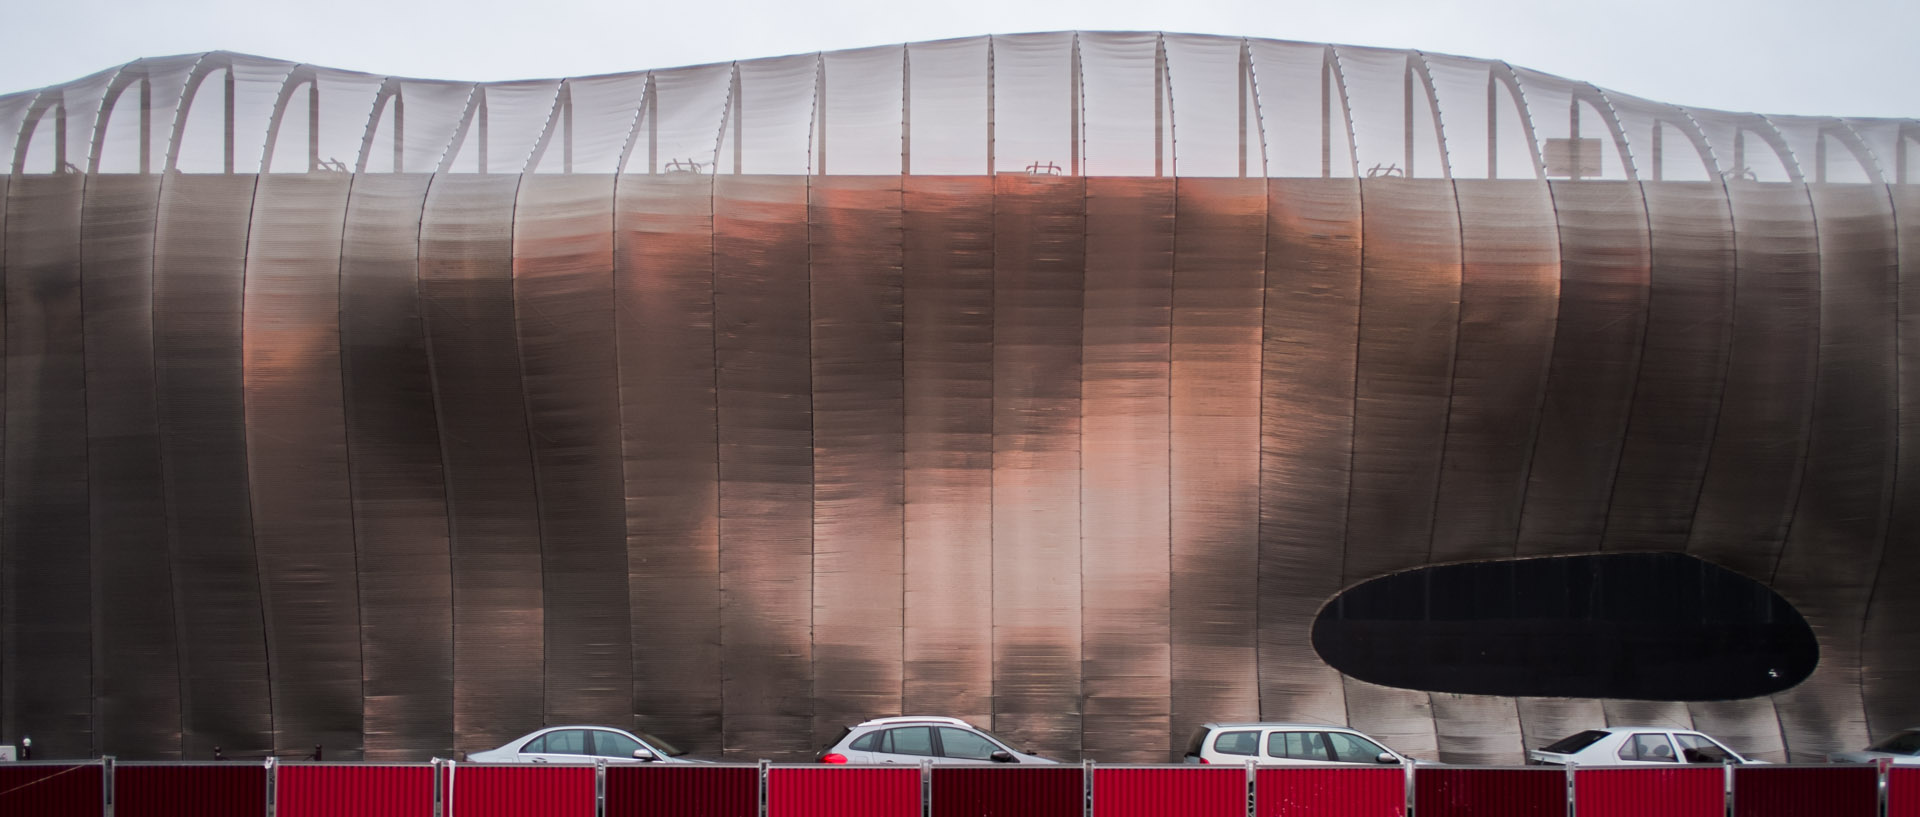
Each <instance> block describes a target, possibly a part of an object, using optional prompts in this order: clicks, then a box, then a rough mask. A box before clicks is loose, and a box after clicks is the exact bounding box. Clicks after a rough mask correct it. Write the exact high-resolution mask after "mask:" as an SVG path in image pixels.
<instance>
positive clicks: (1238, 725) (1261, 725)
mask: <svg viewBox="0 0 1920 817" xmlns="http://www.w3.org/2000/svg"><path fill="white" fill-rule="evenodd" d="M1200 728H1202V729H1339V730H1342V731H1346V732H1358V731H1360V730H1358V729H1355V728H1353V727H1351V726H1341V725H1339V724H1334V723H1282V722H1275V721H1264V722H1258V723H1256V722H1253V721H1239V722H1234V723H1207V724H1202V725H1201V727H1200Z"/></svg>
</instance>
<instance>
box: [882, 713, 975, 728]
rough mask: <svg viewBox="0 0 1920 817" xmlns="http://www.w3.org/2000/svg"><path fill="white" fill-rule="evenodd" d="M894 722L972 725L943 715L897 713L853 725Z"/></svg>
mask: <svg viewBox="0 0 1920 817" xmlns="http://www.w3.org/2000/svg"><path fill="white" fill-rule="evenodd" d="M894 723H943V724H949V725H952V726H972V725H973V724H970V723H967V722H966V721H963V720H961V719H959V718H949V717H946V716H944V715H897V716H894V717H891V718H874V719H873V720H870V721H861V722H860V723H857V724H854V725H855V726H884V725H887V724H894Z"/></svg>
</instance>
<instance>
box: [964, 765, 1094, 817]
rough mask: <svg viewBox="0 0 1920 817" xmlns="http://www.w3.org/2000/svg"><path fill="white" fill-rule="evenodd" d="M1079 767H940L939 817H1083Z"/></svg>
mask: <svg viewBox="0 0 1920 817" xmlns="http://www.w3.org/2000/svg"><path fill="white" fill-rule="evenodd" d="M1086 805H1087V791H1086V774H1085V770H1083V769H1082V768H1080V767H1079V766H997V767H996V766H973V767H968V766H935V767H934V769H933V817H1081V815H1083V814H1084V813H1085V810H1086Z"/></svg>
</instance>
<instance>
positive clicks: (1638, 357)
mask: <svg viewBox="0 0 1920 817" xmlns="http://www.w3.org/2000/svg"><path fill="white" fill-rule="evenodd" d="M1587 87H1588V88H1590V89H1592V91H1593V93H1594V95H1595V97H1596V98H1597V99H1599V101H1601V102H1604V103H1606V106H1607V111H1606V117H1604V119H1605V121H1604V123H1603V124H1606V125H1607V126H1608V129H1609V130H1610V131H1612V134H1613V136H1614V137H1615V138H1616V139H1617V140H1618V141H1619V145H1620V150H1621V156H1620V162H1621V164H1622V165H1624V167H1623V168H1622V169H1623V170H1625V171H1626V174H1627V182H1628V184H1630V185H1632V189H1633V192H1634V194H1635V195H1637V196H1639V198H1640V217H1641V223H1642V224H1644V225H1646V228H1647V232H1646V236H1647V254H1646V270H1647V277H1646V284H1645V286H1643V287H1641V288H1640V290H1639V291H1640V293H1641V294H1642V296H1643V297H1644V298H1645V300H1644V302H1643V303H1642V306H1641V308H1640V337H1639V339H1638V341H1637V342H1636V343H1635V353H1634V356H1633V379H1632V386H1631V388H1630V389H1629V390H1628V392H1627V404H1626V406H1627V416H1626V419H1625V420H1623V421H1622V422H1621V424H1620V450H1619V451H1616V452H1614V458H1613V473H1612V477H1611V478H1610V479H1609V480H1608V481H1607V501H1606V502H1605V503H1603V504H1602V505H1601V507H1602V508H1603V509H1605V512H1604V513H1602V514H1601V516H1600V533H1599V538H1598V539H1597V540H1596V542H1595V547H1596V549H1597V550H1600V551H1604V550H1606V549H1607V533H1608V531H1609V530H1611V529H1612V526H1613V510H1614V506H1613V500H1614V497H1616V496H1618V495H1619V493H1620V469H1621V467H1622V466H1623V465H1624V464H1625V463H1626V461H1627V446H1628V445H1630V444H1631V443H1632V442H1633V414H1634V411H1633V409H1634V406H1635V405H1637V404H1638V402H1639V399H1640V378H1641V373H1642V372H1644V371H1645V369H1646V360H1647V336H1648V334H1649V333H1650V332H1651V331H1652V329H1653V216H1652V214H1651V212H1650V211H1649V210H1648V208H1647V188H1646V184H1645V182H1643V181H1641V179H1640V171H1639V166H1638V163H1636V162H1635V161H1634V156H1633V145H1632V144H1631V143H1629V142H1628V141H1627V138H1626V128H1625V126H1623V125H1620V112H1619V110H1617V109H1616V108H1614V105H1613V100H1612V99H1609V98H1608V97H1607V93H1606V91H1604V90H1601V89H1600V87H1599V86H1596V85H1592V84H1589V85H1588V86H1587ZM1654 127H1655V128H1658V127H1659V125H1658V124H1656V125H1654ZM1604 171H1605V168H1602V172H1604Z"/></svg>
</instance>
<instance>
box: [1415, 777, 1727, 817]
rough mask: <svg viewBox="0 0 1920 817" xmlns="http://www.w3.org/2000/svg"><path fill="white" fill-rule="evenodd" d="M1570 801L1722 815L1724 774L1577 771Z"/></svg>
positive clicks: (1658, 814) (1589, 811) (1593, 816)
mask: <svg viewBox="0 0 1920 817" xmlns="http://www.w3.org/2000/svg"><path fill="white" fill-rule="evenodd" d="M1573 805H1574V810H1575V812H1576V813H1578V814H1579V815H1580V817H1724V815H1725V814H1726V811H1727V775H1726V771H1725V769H1724V768H1723V767H1720V766H1675V767H1673V768H1662V767H1654V766H1635V767H1631V768H1620V769H1581V770H1579V771H1576V772H1574V777H1573ZM1422 817H1425V815H1424V814H1423V815H1422Z"/></svg>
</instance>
